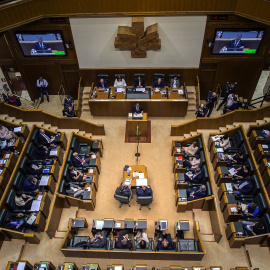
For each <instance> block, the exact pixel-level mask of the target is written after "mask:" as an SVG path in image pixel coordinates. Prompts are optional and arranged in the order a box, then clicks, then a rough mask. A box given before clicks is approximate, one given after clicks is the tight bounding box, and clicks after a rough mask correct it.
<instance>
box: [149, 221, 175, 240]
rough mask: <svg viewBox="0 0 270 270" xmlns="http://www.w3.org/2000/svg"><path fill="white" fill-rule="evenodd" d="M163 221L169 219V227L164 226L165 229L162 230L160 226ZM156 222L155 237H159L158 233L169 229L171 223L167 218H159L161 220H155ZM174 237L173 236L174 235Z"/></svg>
mask: <svg viewBox="0 0 270 270" xmlns="http://www.w3.org/2000/svg"><path fill="white" fill-rule="evenodd" d="M161 221H167V227H166V228H164V229H163V230H161V227H160V222H161ZM154 224H155V237H157V235H158V233H160V232H163V231H167V230H168V226H169V223H168V220H166V219H159V220H157V221H155V222H154ZM172 238H173V236H172Z"/></svg>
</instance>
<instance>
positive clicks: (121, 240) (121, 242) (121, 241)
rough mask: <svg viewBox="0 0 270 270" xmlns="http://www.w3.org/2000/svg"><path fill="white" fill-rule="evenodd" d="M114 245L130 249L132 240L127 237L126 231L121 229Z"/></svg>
mask: <svg viewBox="0 0 270 270" xmlns="http://www.w3.org/2000/svg"><path fill="white" fill-rule="evenodd" d="M115 246H116V247H117V248H120V249H130V250H131V249H132V241H131V240H129V239H128V231H127V230H122V231H120V233H119V237H118V241H117V242H116V243H115Z"/></svg>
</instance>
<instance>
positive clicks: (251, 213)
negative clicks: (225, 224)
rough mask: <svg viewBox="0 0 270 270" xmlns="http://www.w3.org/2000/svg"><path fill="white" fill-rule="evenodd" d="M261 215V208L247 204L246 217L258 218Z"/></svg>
mask: <svg viewBox="0 0 270 270" xmlns="http://www.w3.org/2000/svg"><path fill="white" fill-rule="evenodd" d="M259 213H260V208H259V206H258V205H257V204H256V203H254V202H252V203H249V204H247V206H246V208H245V211H244V216H246V217H254V218H255V217H256V216H258V214H259Z"/></svg>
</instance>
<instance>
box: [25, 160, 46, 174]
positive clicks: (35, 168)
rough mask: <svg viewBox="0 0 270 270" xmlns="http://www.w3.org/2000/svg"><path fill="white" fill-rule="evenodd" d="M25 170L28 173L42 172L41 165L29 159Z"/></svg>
mask: <svg viewBox="0 0 270 270" xmlns="http://www.w3.org/2000/svg"><path fill="white" fill-rule="evenodd" d="M25 170H26V172H27V174H28V175H41V174H42V172H43V166H42V165H38V164H36V163H35V162H33V161H32V160H29V161H28V162H27V164H26V166H25Z"/></svg>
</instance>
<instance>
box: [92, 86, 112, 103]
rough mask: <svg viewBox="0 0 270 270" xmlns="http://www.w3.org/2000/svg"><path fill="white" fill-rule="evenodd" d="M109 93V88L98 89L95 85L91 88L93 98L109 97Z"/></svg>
mask: <svg viewBox="0 0 270 270" xmlns="http://www.w3.org/2000/svg"><path fill="white" fill-rule="evenodd" d="M109 95H110V90H109V89H104V90H103V89H98V88H97V87H95V88H94V90H93V96H96V97H93V99H99V100H102V99H109Z"/></svg>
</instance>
